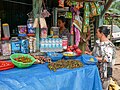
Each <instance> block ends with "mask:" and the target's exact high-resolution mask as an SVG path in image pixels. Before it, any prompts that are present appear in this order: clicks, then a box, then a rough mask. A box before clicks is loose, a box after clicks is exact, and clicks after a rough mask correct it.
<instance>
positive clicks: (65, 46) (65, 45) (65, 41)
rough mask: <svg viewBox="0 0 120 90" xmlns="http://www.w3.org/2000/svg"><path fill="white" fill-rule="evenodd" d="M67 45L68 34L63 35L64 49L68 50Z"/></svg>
mask: <svg viewBox="0 0 120 90" xmlns="http://www.w3.org/2000/svg"><path fill="white" fill-rule="evenodd" d="M67 46H68V38H67V36H62V47H63V49H64V50H66V49H67Z"/></svg>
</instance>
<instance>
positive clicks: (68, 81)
mask: <svg viewBox="0 0 120 90" xmlns="http://www.w3.org/2000/svg"><path fill="white" fill-rule="evenodd" d="M0 90H102V85H101V80H100V77H99V72H98V68H97V66H96V65H84V66H83V67H82V68H76V69H72V70H69V69H65V68H64V69H58V70H57V71H56V72H54V71H50V70H49V69H48V67H47V64H42V65H40V64H37V65H33V66H31V67H29V68H25V69H19V68H14V69H10V70H6V71H1V72H0Z"/></svg>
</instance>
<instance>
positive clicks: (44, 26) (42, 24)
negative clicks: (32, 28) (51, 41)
mask: <svg viewBox="0 0 120 90" xmlns="http://www.w3.org/2000/svg"><path fill="white" fill-rule="evenodd" d="M39 19H40V28H47V24H46V20H45V18H41V17H40V18H39Z"/></svg>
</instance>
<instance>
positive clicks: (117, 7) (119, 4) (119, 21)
mask: <svg viewBox="0 0 120 90" xmlns="http://www.w3.org/2000/svg"><path fill="white" fill-rule="evenodd" d="M107 13H109V14H114V15H120V1H119V0H116V1H114V2H113V3H112V5H111V7H110V8H109V9H108V11H107ZM112 21H113V24H116V25H118V26H119V27H120V17H114V19H112V17H110V16H108V17H105V18H104V24H111V22H112Z"/></svg>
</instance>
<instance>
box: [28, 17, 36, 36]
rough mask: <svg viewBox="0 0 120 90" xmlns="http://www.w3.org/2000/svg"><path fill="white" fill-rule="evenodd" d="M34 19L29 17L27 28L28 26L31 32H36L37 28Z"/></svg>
mask: <svg viewBox="0 0 120 90" xmlns="http://www.w3.org/2000/svg"><path fill="white" fill-rule="evenodd" d="M33 23H34V21H33V19H32V18H29V19H28V20H27V28H28V33H29V34H35V29H34V28H33Z"/></svg>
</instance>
